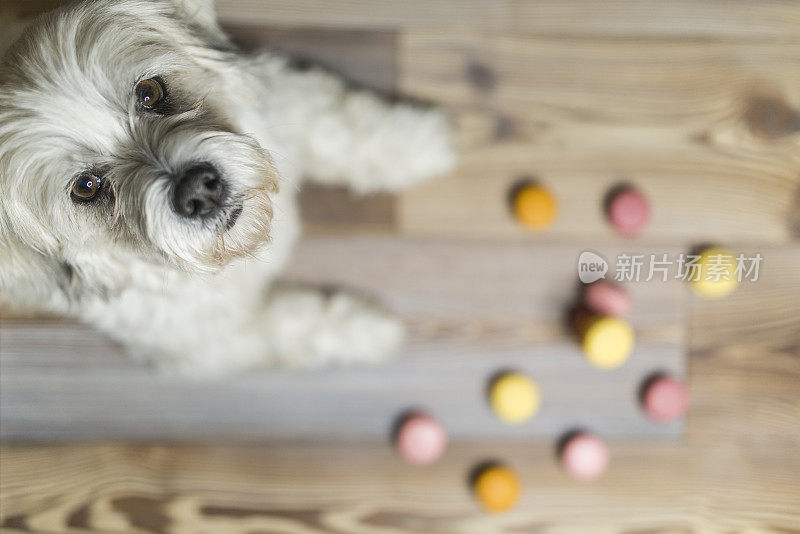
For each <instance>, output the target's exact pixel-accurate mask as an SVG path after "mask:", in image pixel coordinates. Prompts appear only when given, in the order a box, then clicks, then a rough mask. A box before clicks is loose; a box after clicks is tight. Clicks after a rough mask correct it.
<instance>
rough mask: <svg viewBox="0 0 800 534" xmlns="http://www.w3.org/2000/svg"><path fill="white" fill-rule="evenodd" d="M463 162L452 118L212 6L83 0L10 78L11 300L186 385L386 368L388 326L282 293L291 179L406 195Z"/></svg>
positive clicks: (29, 39)
mask: <svg viewBox="0 0 800 534" xmlns="http://www.w3.org/2000/svg"><path fill="white" fill-rule="evenodd" d="M453 162H454V156H453V152H452V147H451V133H450V130H449V127H448V123H447V121H446V119H445V117H444V116H443V114H442V113H441V112H438V111H436V110H432V109H426V108H424V107H420V106H415V105H411V104H408V103H399V104H392V103H389V102H388V101H385V100H383V99H381V98H379V97H378V96H376V95H374V94H372V93H369V92H366V91H356V90H351V89H349V88H348V87H347V86H346V85H345V84H344V83H343V82H342V81H340V80H338V79H337V78H335V77H333V76H331V75H329V74H327V73H324V72H322V71H320V70H299V69H294V68H293V67H292V66H291V64H290V63H289V62H288V61H287V60H286V59H285V58H283V57H280V56H278V55H274V54H272V53H269V52H263V53H259V54H255V55H252V54H242V53H240V52H237V51H236V50H234V48H233V46H232V45H231V44H230V42H229V41H228V39H227V38H226V37H225V35H224V34H223V33H222V31H221V30H220V28H219V27H218V25H217V23H216V21H215V16H214V11H213V1H212V0H200V1H198V0H94V1H84V2H79V3H77V4H75V5H72V6H68V7H66V8H63V9H59V10H57V11H55V12H53V13H51V14H48V15H46V16H45V17H43V18H42V19H40V20H39V21H38V22H37V23H36V24H35V25H34V26H33V27H32V28H30V29H29V30H28V31H27V33H26V34H25V35H24V36H23V37H22V39H21V40H20V41H18V42H17V43H16V44H15V45H14V46H13V47H12V49H11V50H10V51H9V52H8V53H7V54H6V58H5V61H4V63H3V66H2V70H1V71H0V185H2V191H1V192H0V305H2V306H3V307H4V308H15V309H19V308H27V309H31V308H33V309H37V310H47V311H51V312H56V313H61V314H67V315H71V316H74V317H77V318H79V319H80V320H82V321H84V322H86V323H88V324H90V325H92V326H94V327H97V328H99V329H101V330H103V331H105V332H106V333H108V334H109V335H110V336H111V337H113V338H115V339H117V340H119V341H121V342H122V343H123V344H125V345H126V346H127V347H129V348H130V349H131V351H132V353H133V354H134V355H136V356H137V357H138V358H140V359H142V360H144V361H147V362H151V363H153V364H155V365H156V366H157V367H159V368H160V369H162V370H169V371H173V372H179V373H184V374H189V375H196V376H215V375H220V374H225V373H229V372H232V371H235V370H240V369H244V368H247V367H251V366H254V365H261V364H266V365H288V366H299V367H310V366H318V365H325V364H347V363H352V362H364V363H369V362H375V361H379V360H381V359H382V358H384V357H385V356H387V355H389V354H391V353H392V352H393V351H394V350H395V349H396V348H397V347H398V345H399V343H400V342H401V340H402V337H403V328H402V326H401V324H400V322H399V321H398V320H397V319H396V318H394V316H392V315H391V314H390V313H388V312H386V311H384V310H383V309H382V308H381V307H380V306H378V305H376V304H375V303H373V302H370V301H369V300H368V299H364V298H362V297H359V296H356V295H354V294H351V293H348V292H345V291H324V290H322V289H319V288H309V287H288V286H282V285H280V284H278V283H276V277H277V275H278V274H279V273H280V271H281V269H282V268H283V267H284V265H285V264H286V262H287V259H288V257H289V254H290V249H291V247H292V244H293V243H294V241H295V240H296V238H297V237H298V234H299V230H300V227H299V221H298V216H297V206H296V201H295V196H296V193H297V189H298V186H299V184H300V181H301V179H305V178H308V179H313V180H317V181H319V182H322V183H327V184H347V185H348V186H350V187H351V188H352V189H354V190H355V191H358V192H371V191H394V190H397V189H400V188H403V187H406V186H409V185H412V184H415V183H417V182H420V181H421V180H424V179H426V178H429V177H432V176H435V175H438V174H441V173H444V172H446V171H448V170H449V169H450V168H451V166H452V165H453Z"/></svg>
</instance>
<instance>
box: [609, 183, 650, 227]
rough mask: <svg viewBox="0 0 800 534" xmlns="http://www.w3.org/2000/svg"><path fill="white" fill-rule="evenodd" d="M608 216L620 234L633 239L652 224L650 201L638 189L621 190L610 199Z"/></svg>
mask: <svg viewBox="0 0 800 534" xmlns="http://www.w3.org/2000/svg"><path fill="white" fill-rule="evenodd" d="M606 216H607V217H608V221H609V222H610V223H611V226H612V227H613V228H614V230H616V232H617V233H618V234H620V235H622V236H625V237H633V236H635V235H638V234H640V233H641V232H642V230H644V228H645V227H646V226H647V224H648V223H649V222H650V201H649V200H648V199H647V197H646V196H645V195H644V193H642V192H641V191H639V190H638V189H635V188H633V187H624V188H620V189H618V190H616V191H614V192H613V193H612V194H611V196H610V197H609V199H608V202H607V204H606Z"/></svg>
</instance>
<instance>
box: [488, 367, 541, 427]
mask: <svg viewBox="0 0 800 534" xmlns="http://www.w3.org/2000/svg"><path fill="white" fill-rule="evenodd" d="M489 402H490V403H491V405H492V409H493V410H494V413H495V414H496V415H497V417H499V418H500V419H502V420H503V421H505V422H506V423H509V424H519V423H522V422H524V421H526V420H528V419H530V418H531V417H533V416H534V415H535V414H536V412H538V411H539V405H540V404H541V396H540V394H539V387H538V386H537V385H536V383H535V382H534V381H533V380H531V379H530V378H528V377H527V376H525V375H522V374H519V373H507V374H505V375H503V376H501V377H500V378H498V379H497V380H495V381H494V382H493V383H492V387H491V391H490V393H489Z"/></svg>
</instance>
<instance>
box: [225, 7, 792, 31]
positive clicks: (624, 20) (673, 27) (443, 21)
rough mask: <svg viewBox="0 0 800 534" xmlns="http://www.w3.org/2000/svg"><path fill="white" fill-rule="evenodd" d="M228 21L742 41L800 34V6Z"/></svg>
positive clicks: (233, 17) (317, 10) (443, 11)
mask: <svg viewBox="0 0 800 534" xmlns="http://www.w3.org/2000/svg"><path fill="white" fill-rule="evenodd" d="M217 6H218V11H219V14H220V17H222V19H223V20H226V21H232V22H234V21H235V22H247V23H261V24H269V25H287V26H314V27H340V28H342V27H343V28H361V27H368V28H406V27H412V28H420V27H423V28H424V27H453V26H455V27H458V28H459V30H461V31H476V30H486V29H493V30H504V31H516V32H522V33H531V32H539V33H547V34H567V35H574V36H579V37H581V36H585V35H624V36H632V35H633V36H664V35H672V36H676V35H677V36H682V37H718V38H730V37H736V38H738V39H746V38H756V39H762V38H770V37H780V36H794V37H796V36H797V25H798V24H799V23H800V8H798V6H797V5H795V4H793V3H786V2H779V1H774V0H772V1H764V2H759V3H758V9H753V4H752V3H751V2H748V1H744V0H737V1H728V2H725V1H721V0H715V1H708V2H702V3H698V2H691V1H689V0H679V1H676V2H669V3H664V2H658V1H657V0H647V1H634V0H612V1H607V2H602V3H598V2H583V1H581V0H566V1H564V0H561V1H560V0H544V1H537V2H530V1H527V0H495V1H488V2H487V1H484V0H413V1H405V2H398V1H395V0H345V1H337V2H326V1H324V0H302V1H295V0H217Z"/></svg>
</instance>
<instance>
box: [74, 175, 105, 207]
mask: <svg viewBox="0 0 800 534" xmlns="http://www.w3.org/2000/svg"><path fill="white" fill-rule="evenodd" d="M99 192H100V178H98V177H97V176H95V175H94V174H91V173H88V172H84V173H82V174H81V175H80V176H78V178H77V179H76V180H75V182H74V183H73V184H72V198H74V199H77V200H92V199H93V198H94V197H96V196H97V193H99Z"/></svg>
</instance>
